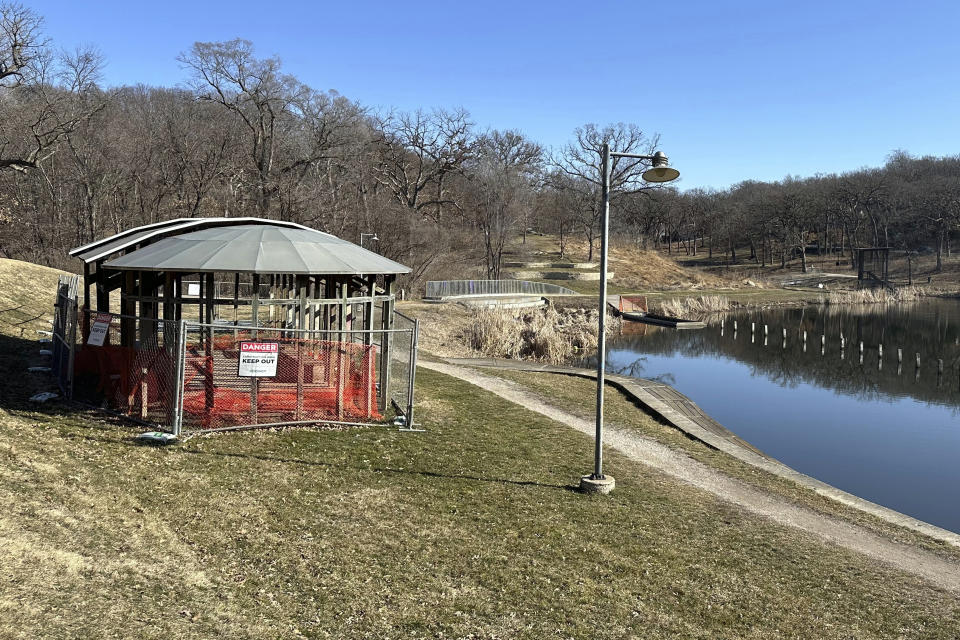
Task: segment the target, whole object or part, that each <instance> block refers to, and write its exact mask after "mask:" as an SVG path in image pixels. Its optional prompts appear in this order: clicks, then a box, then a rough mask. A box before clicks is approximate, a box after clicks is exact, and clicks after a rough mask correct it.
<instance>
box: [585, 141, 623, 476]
mask: <svg viewBox="0 0 960 640" xmlns="http://www.w3.org/2000/svg"><path fill="white" fill-rule="evenodd" d="M621 157H632V156H630V155H628V154H622V156H621ZM600 163H601V165H602V166H601V168H600V175H601V182H602V184H603V186H602V197H603V205H602V206H603V209H602V212H601V213H602V219H601V220H602V222H601V232H600V304H599V310H600V317H599V319H598V329H599V333H598V334H597V420H596V427H597V428H596V437H595V442H594V451H593V476H592V478H593V479H594V480H602V479H603V385H604V372H605V371H604V370H605V368H606V364H607V354H606V347H607V340H606V328H607V326H606V325H607V322H606V320H607V240H608V236H609V233H610V145H609V144H608V143H606V142H605V143H603V152H602V154H601V159H600Z"/></svg>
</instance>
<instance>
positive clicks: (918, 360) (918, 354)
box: [917, 351, 920, 369]
mask: <svg viewBox="0 0 960 640" xmlns="http://www.w3.org/2000/svg"><path fill="white" fill-rule="evenodd" d="M919 368H920V352H919V351H918V352H917V369H919Z"/></svg>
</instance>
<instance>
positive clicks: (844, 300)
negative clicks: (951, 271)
mask: <svg viewBox="0 0 960 640" xmlns="http://www.w3.org/2000/svg"><path fill="white" fill-rule="evenodd" d="M928 295H931V294H930V292H929V291H927V289H925V288H924V287H901V288H899V289H858V290H856V291H831V292H830V294H829V295H827V296H824V297H821V298H820V303H821V304H889V303H896V302H911V301H913V300H918V299H920V298H923V297H925V296H928Z"/></svg>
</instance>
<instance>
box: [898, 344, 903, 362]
mask: <svg viewBox="0 0 960 640" xmlns="http://www.w3.org/2000/svg"><path fill="white" fill-rule="evenodd" d="M902 362H903V349H901V348H900V347H897V364H901V363H902Z"/></svg>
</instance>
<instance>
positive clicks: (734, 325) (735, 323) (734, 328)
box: [733, 320, 737, 333]
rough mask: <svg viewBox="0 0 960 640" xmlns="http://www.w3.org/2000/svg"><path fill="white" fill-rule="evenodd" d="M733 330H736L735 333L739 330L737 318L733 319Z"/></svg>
mask: <svg viewBox="0 0 960 640" xmlns="http://www.w3.org/2000/svg"><path fill="white" fill-rule="evenodd" d="M733 332H734V333H736V332H737V321H736V320H734V321H733Z"/></svg>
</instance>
